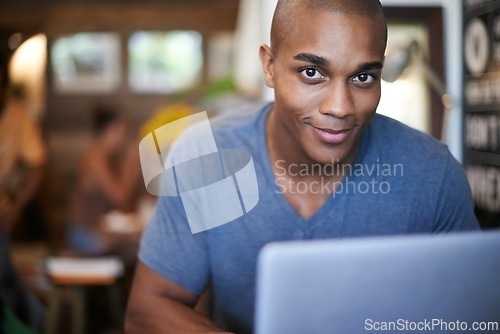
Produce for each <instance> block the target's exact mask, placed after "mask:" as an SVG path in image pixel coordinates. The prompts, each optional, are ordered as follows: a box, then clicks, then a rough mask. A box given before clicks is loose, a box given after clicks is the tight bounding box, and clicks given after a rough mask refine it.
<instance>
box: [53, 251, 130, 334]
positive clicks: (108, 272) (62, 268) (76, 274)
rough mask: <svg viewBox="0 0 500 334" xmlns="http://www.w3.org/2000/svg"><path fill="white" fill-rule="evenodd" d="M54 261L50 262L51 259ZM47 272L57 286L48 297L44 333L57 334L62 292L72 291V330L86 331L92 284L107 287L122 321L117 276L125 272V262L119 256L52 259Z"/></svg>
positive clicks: (117, 318)
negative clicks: (89, 290) (86, 314)
mask: <svg viewBox="0 0 500 334" xmlns="http://www.w3.org/2000/svg"><path fill="white" fill-rule="evenodd" d="M49 261H51V262H49ZM46 272H47V275H48V277H49V279H50V281H51V282H52V284H53V285H54V289H53V291H52V293H51V294H50V297H49V305H48V308H49V309H48V314H47V320H46V323H45V333H46V334H55V333H56V332H57V326H58V323H59V317H60V313H61V304H62V293H63V291H64V290H70V291H71V292H72V297H71V299H72V301H71V303H72V314H71V318H72V319H71V320H72V333H73V334H84V333H85V319H86V318H85V299H86V294H85V289H86V287H89V286H104V287H105V288H106V291H107V294H108V300H109V306H110V313H111V316H112V319H113V321H114V323H115V324H116V325H121V324H122V323H123V315H122V310H121V300H120V299H121V298H120V292H119V286H118V285H117V281H118V278H119V277H120V276H121V275H122V273H123V264H122V262H121V260H119V259H117V258H90V259H89V258H76V259H68V258H51V259H49V260H48V263H46Z"/></svg>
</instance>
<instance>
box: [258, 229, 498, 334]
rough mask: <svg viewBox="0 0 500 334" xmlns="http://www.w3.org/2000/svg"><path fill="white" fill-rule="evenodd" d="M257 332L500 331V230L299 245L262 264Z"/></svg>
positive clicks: (276, 248)
mask: <svg viewBox="0 0 500 334" xmlns="http://www.w3.org/2000/svg"><path fill="white" fill-rule="evenodd" d="M257 269H258V271H257V300H256V313H255V333H256V334H294V333H297V334H304V333H307V334H315V333H318V334H319V333H321V334H325V333H341V334H349V333H356V334H362V333H465V332H470V333H475V332H477V333H479V332H480V333H500V328H499V326H500V232H498V231H494V232H484V233H481V232H467V233H453V234H437V235H425V236H424V235H418V236H398V237H372V238H359V239H336V240H322V241H302V242H300V241H292V242H279V243H271V244H269V245H267V246H265V247H264V248H263V249H262V251H261V253H260V255H259V260H258V268H257Z"/></svg>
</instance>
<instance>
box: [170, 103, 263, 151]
mask: <svg viewBox="0 0 500 334" xmlns="http://www.w3.org/2000/svg"><path fill="white" fill-rule="evenodd" d="M269 108H270V105H264V104H263V103H260V104H256V105H255V106H254V107H253V108H249V109H245V110H239V111H237V112H235V113H228V114H223V115H219V116H216V117H214V118H210V119H209V118H207V117H204V118H203V120H202V121H199V122H196V123H194V124H192V125H190V126H188V127H187V128H186V129H185V130H184V131H183V132H182V133H181V135H180V136H179V137H178V138H177V139H176V140H175V141H174V143H173V144H172V146H171V152H169V154H170V155H171V154H172V153H178V154H181V155H183V154H184V153H183V152H180V151H186V148H189V150H191V151H193V152H196V154H195V155H196V156H200V155H204V154H210V153H213V152H215V151H217V150H218V149H224V148H247V149H248V146H249V145H250V146H255V145H256V143H255V142H254V140H255V138H256V134H257V133H260V132H262V133H263V131H264V129H263V126H262V124H263V123H264V122H261V121H262V118H263V117H265V115H266V114H267V111H268V109H269Z"/></svg>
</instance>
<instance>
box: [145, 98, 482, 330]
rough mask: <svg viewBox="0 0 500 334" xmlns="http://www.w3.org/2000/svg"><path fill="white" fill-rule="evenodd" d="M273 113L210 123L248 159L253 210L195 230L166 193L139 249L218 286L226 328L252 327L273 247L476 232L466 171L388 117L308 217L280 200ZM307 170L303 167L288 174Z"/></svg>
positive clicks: (181, 277) (167, 270)
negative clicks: (269, 135)
mask: <svg viewBox="0 0 500 334" xmlns="http://www.w3.org/2000/svg"><path fill="white" fill-rule="evenodd" d="M271 108H272V104H271V105H267V106H266V107H264V108H262V109H260V110H254V111H253V112H246V113H242V114H238V115H234V116H230V117H225V118H222V119H220V120H213V121H211V125H212V130H213V133H214V138H215V141H216V143H217V147H218V149H219V150H221V149H243V150H246V151H248V152H249V153H250V154H251V156H252V158H253V162H254V166H255V172H256V175H257V181H258V189H259V202H258V204H257V205H256V207H255V208H254V209H253V210H251V211H250V212H248V213H246V214H245V215H243V216H242V217H240V218H238V219H236V220H234V221H231V222H229V223H227V224H224V225H221V226H219V227H217V228H213V229H210V230H207V231H205V232H200V233H196V234H192V233H191V231H190V229H189V225H188V222H187V219H186V214H185V212H184V209H183V205H182V202H181V200H180V198H179V197H161V198H160V199H159V201H158V205H157V209H156V212H155V214H154V216H153V218H152V220H151V221H150V223H149V225H148V227H147V229H146V231H145V233H144V236H143V239H142V243H141V248H140V252H139V258H140V260H141V261H142V262H143V263H145V264H146V265H147V266H149V267H150V268H152V269H153V270H155V271H156V272H157V273H159V274H160V275H162V276H164V277H166V278H168V279H170V280H172V281H174V282H176V283H177V284H179V285H181V286H183V287H184V288H186V289H187V290H189V291H191V292H193V293H194V294H196V295H200V294H201V293H202V292H203V291H204V290H205V288H206V287H207V286H208V284H211V285H212V289H213V295H214V297H215V301H216V303H217V305H218V307H219V309H220V313H221V314H222V316H223V319H224V322H225V326H227V328H226V329H227V330H231V331H235V332H238V333H245V332H251V330H252V323H253V316H254V298H255V278H256V262H257V255H258V252H259V251H260V249H261V248H262V247H263V246H264V245H265V244H267V243H269V242H271V241H284V240H310V239H324V238H343V237H366V236H381V235H398V234H399V235H401V234H414V233H439V232H448V231H459V230H476V229H478V228H479V225H478V223H477V220H476V218H475V216H474V213H473V205H472V199H471V194H470V189H469V186H468V183H467V179H466V177H465V174H464V172H463V170H462V167H461V165H460V164H459V163H458V162H457V161H456V160H455V159H454V158H453V157H452V156H451V154H450V153H449V151H448V149H447V148H446V146H444V145H443V144H441V143H439V142H438V141H436V140H434V139H432V138H430V137H429V136H427V135H424V134H422V133H420V132H418V131H416V130H413V129H411V128H409V127H407V126H405V125H403V124H401V123H399V122H397V121H395V120H393V119H390V118H387V117H384V116H381V115H376V116H375V117H374V119H373V121H372V123H371V125H370V126H369V127H368V128H367V130H366V132H365V133H364V134H363V137H362V143H361V145H360V149H359V151H358V154H357V157H356V161H355V164H353V165H352V167H351V169H350V171H349V172H350V173H349V175H348V176H347V177H345V178H344V180H343V182H342V184H340V185H339V186H338V188H337V191H336V192H335V193H334V194H332V196H331V197H330V198H329V199H328V200H327V201H326V202H325V204H324V205H323V206H322V207H321V208H320V209H319V210H318V211H317V212H316V213H315V214H314V215H313V216H311V217H310V218H309V219H303V218H301V217H300V216H299V215H298V214H297V213H296V212H295V211H294V209H293V208H292V207H291V206H290V205H289V204H288V202H287V201H286V199H285V197H284V196H283V195H282V194H281V191H280V189H281V188H280V186H279V185H278V184H277V183H276V177H275V175H274V173H273V170H272V168H271V162H270V160H269V155H268V151H267V145H266V138H265V121H266V117H267V115H268V113H269V111H270V110H271ZM305 169H306V167H305V166H300V165H298V166H295V169H293V170H291V172H292V173H296V174H299V173H301V172H304V173H307V172H308V171H307V170H305ZM278 170H279V169H278ZM320 186H321V185H318V187H320ZM318 189H319V188H318Z"/></svg>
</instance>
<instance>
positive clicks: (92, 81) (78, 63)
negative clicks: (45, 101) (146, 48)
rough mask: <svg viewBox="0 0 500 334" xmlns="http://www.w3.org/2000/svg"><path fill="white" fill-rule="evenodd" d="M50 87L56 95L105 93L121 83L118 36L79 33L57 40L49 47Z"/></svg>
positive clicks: (113, 89) (104, 33) (107, 33)
mask: <svg viewBox="0 0 500 334" xmlns="http://www.w3.org/2000/svg"><path fill="white" fill-rule="evenodd" d="M50 62H51V67H52V84H53V88H54V91H55V92H56V93H59V94H107V93H110V92H113V91H115V90H116V89H117V88H118V86H119V84H120V81H121V59H120V35H119V34H116V33H110V32H82V33H76V34H71V35H64V36H61V37H59V38H57V39H56V40H55V41H54V42H53V43H52V45H51V48H50Z"/></svg>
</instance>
